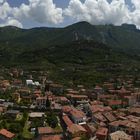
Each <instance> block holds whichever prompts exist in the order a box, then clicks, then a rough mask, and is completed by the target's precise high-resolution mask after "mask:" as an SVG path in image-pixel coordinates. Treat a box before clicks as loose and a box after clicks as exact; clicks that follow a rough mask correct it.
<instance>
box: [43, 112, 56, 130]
mask: <svg viewBox="0 0 140 140" xmlns="http://www.w3.org/2000/svg"><path fill="white" fill-rule="evenodd" d="M46 119H47V123H48V124H49V126H50V127H52V128H55V127H56V126H57V125H58V120H57V117H56V116H55V114H54V113H51V114H50V115H47V117H46Z"/></svg>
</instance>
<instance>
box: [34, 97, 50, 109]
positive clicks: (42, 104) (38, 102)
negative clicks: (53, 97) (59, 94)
mask: <svg viewBox="0 0 140 140" xmlns="http://www.w3.org/2000/svg"><path fill="white" fill-rule="evenodd" d="M47 99H48V98H47V97H38V98H36V106H37V107H38V108H46V101H47Z"/></svg>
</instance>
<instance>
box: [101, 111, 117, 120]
mask: <svg viewBox="0 0 140 140" xmlns="http://www.w3.org/2000/svg"><path fill="white" fill-rule="evenodd" d="M103 116H104V117H105V118H106V119H107V120H108V122H113V121H116V120H117V119H116V117H115V116H114V115H113V114H112V113H111V112H105V113H103Z"/></svg>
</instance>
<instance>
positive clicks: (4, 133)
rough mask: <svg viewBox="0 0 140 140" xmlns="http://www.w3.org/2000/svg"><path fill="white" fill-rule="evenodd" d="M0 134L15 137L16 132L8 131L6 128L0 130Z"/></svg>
mask: <svg viewBox="0 0 140 140" xmlns="http://www.w3.org/2000/svg"><path fill="white" fill-rule="evenodd" d="M0 135H3V136H5V137H7V138H13V137H14V136H15V134H13V133H11V132H10V131H8V130H6V129H1V130H0Z"/></svg>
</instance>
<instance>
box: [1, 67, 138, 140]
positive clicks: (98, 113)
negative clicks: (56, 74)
mask: <svg viewBox="0 0 140 140" xmlns="http://www.w3.org/2000/svg"><path fill="white" fill-rule="evenodd" d="M139 87H140V78H139V77H136V76H132V75H125V76H124V75H118V76H116V77H109V78H108V80H107V81H104V82H103V83H102V84H98V83H97V84H96V85H95V86H93V88H87V87H85V86H84V85H75V86H73V87H72V86H69V87H66V86H64V85H62V84H60V83H57V82H55V81H51V79H48V72H47V71H40V70H39V71H35V70H34V71H33V70H32V71H27V70H23V69H19V68H4V67H1V70H0V140H140V88H139Z"/></svg>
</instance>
